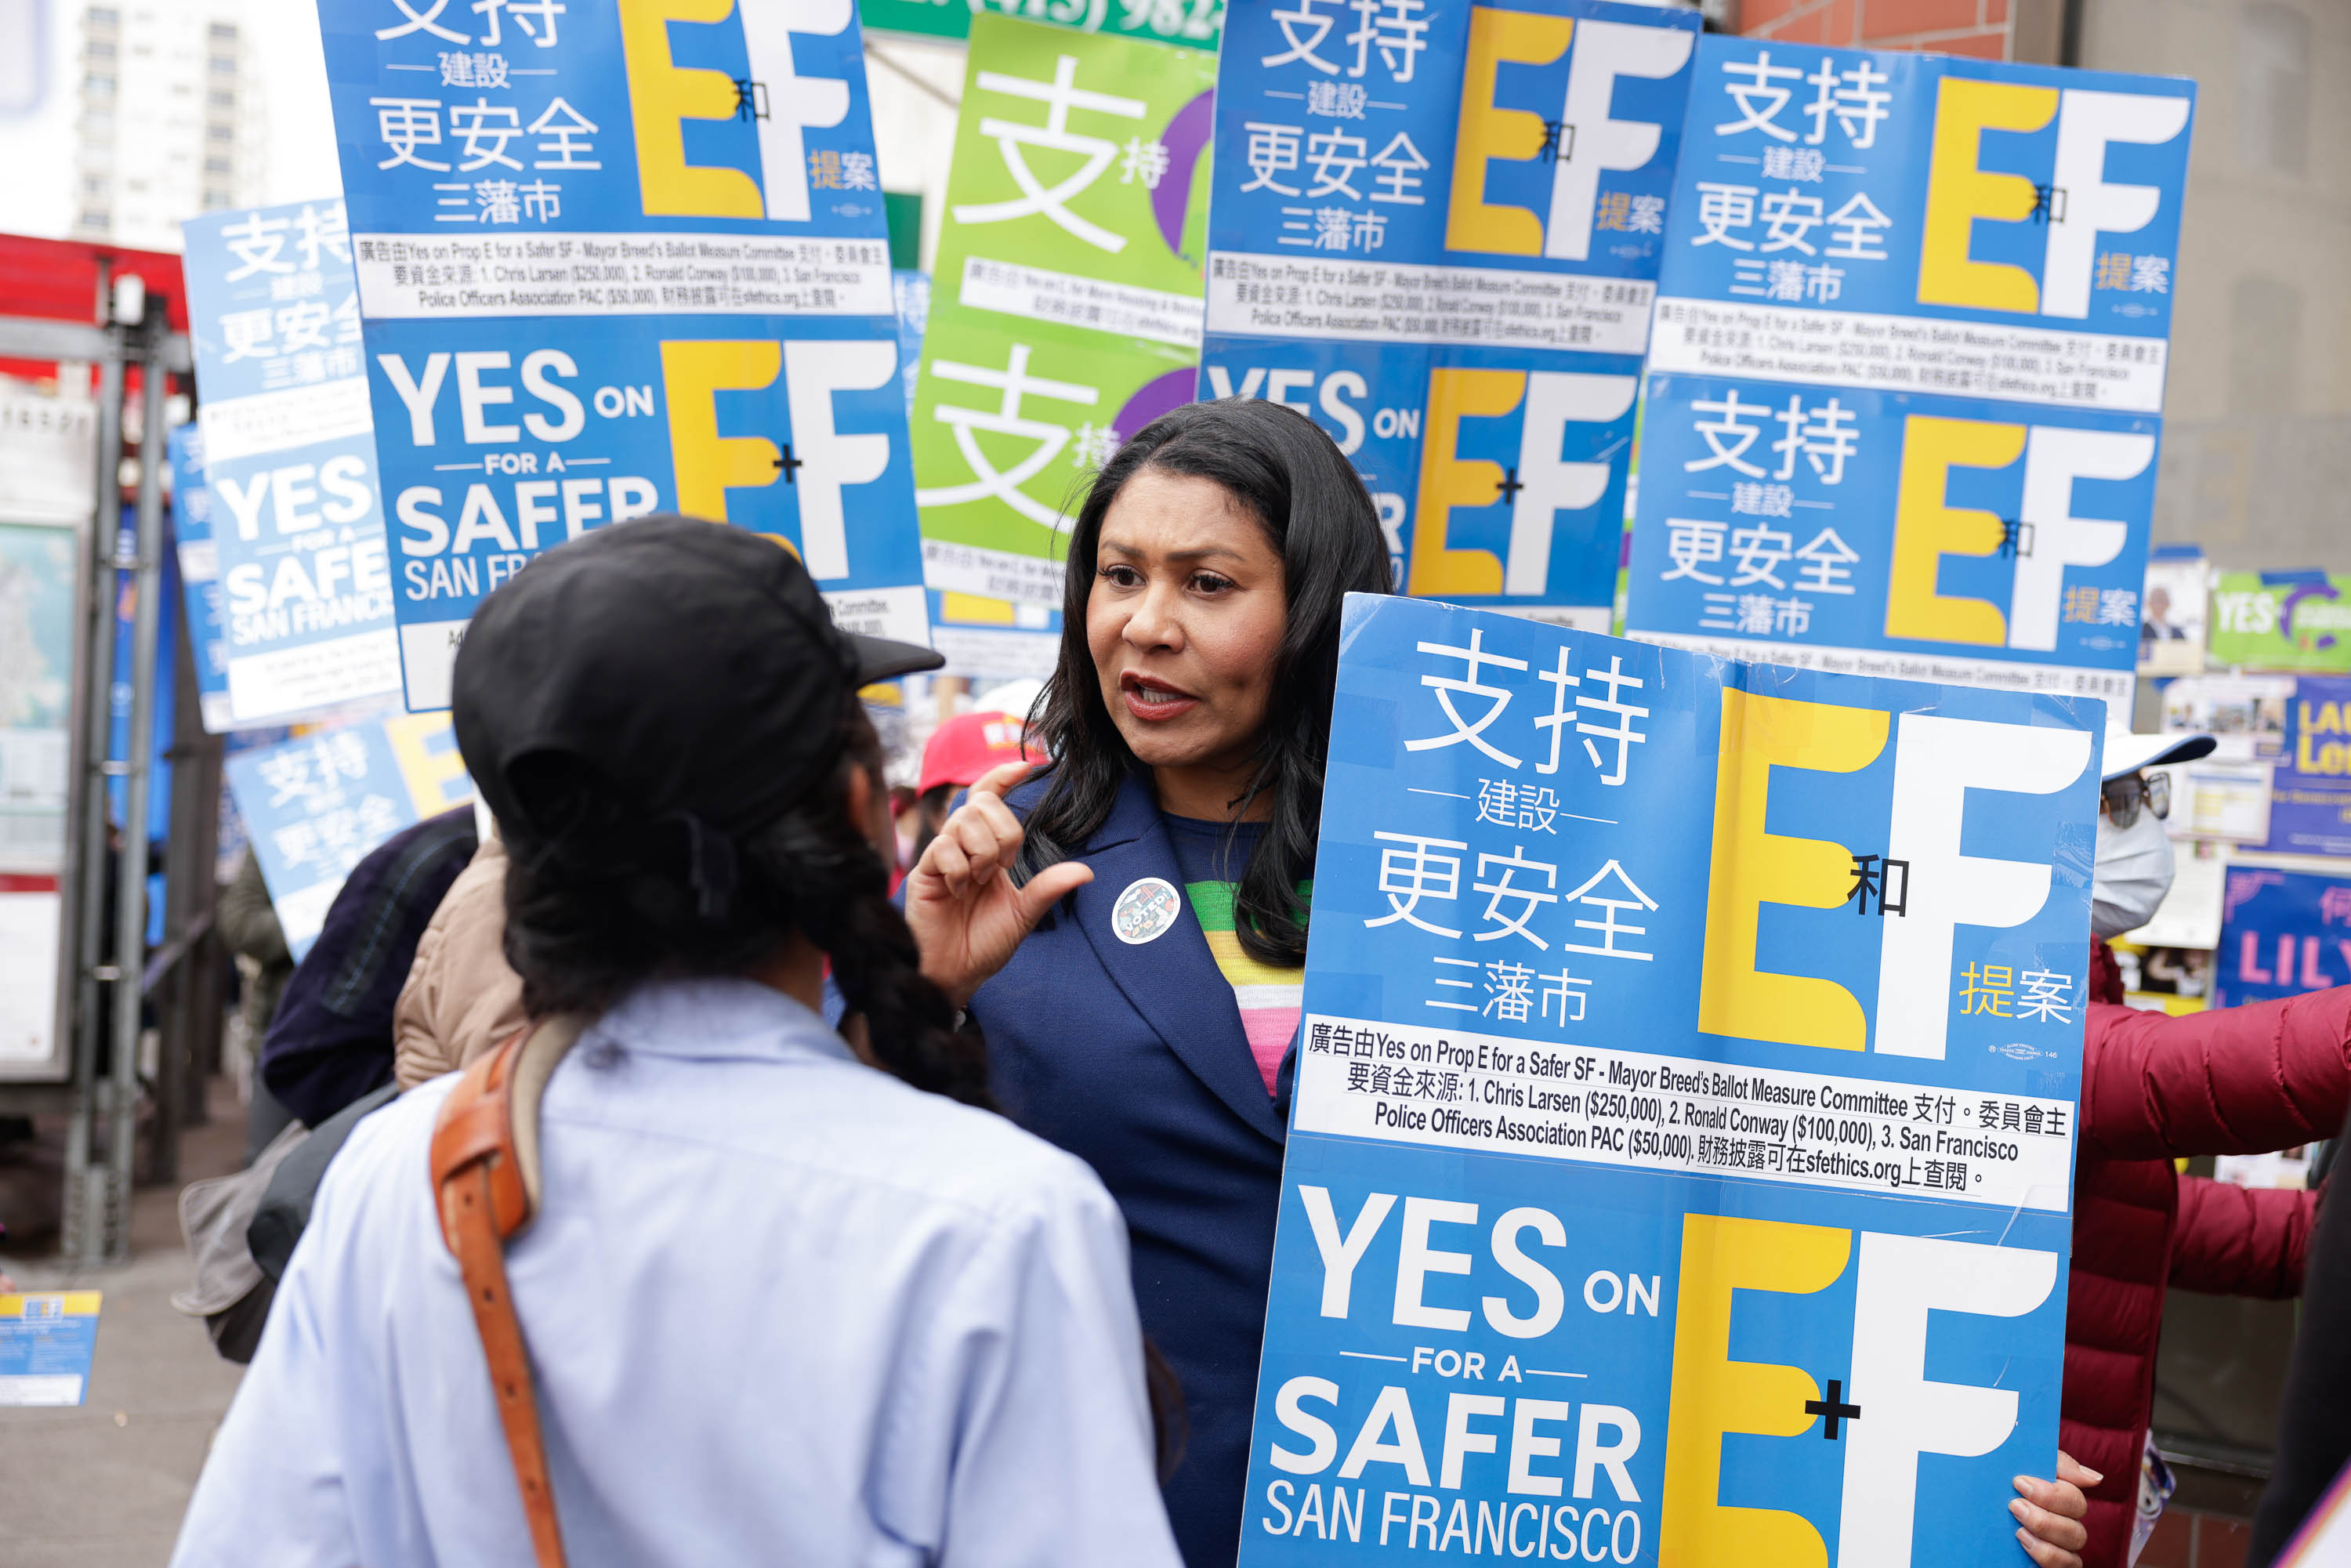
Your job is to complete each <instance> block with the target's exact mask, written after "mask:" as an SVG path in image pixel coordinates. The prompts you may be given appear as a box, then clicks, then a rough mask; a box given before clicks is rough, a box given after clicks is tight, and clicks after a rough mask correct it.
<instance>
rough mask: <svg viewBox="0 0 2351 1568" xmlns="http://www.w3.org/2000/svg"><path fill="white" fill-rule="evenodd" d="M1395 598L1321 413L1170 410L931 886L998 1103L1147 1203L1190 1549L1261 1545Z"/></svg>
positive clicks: (2071, 1529)
mask: <svg viewBox="0 0 2351 1568" xmlns="http://www.w3.org/2000/svg"><path fill="white" fill-rule="evenodd" d="M1388 591H1391V582H1390V570H1389V562H1388V547H1387V541H1386V539H1385V538H1384V535H1383V534H1382V532H1381V529H1380V526H1379V522H1378V517H1377V514H1376V513H1375V512H1374V508H1373V506H1372V500H1371V497H1370V496H1369V495H1367V494H1366V493H1365V491H1364V486H1363V482H1362V481H1361V480H1360V479H1359V478H1357V476H1356V475H1355V473H1354V470H1353V468H1351V467H1350V466H1349V465H1348V463H1347V460H1346V458H1345V457H1344V456H1343V455H1342V454H1341V453H1340V451H1339V449H1338V447H1337V446H1336V445H1334V444H1332V441H1331V438H1330V437H1329V436H1328V435H1326V434H1323V432H1322V430H1321V429H1320V428H1319V427H1318V426H1316V425H1315V424H1314V423H1312V422H1311V420H1309V419H1307V418H1305V417H1304V416H1303V415H1301V414H1300V413H1296V412H1294V411H1292V410H1290V409H1287V408H1284V407H1282V406H1281V405H1280V404H1278V403H1272V402H1261V401H1257V400H1226V401H1222V402H1203V403H1192V404H1188V405H1186V406H1185V407H1183V408H1179V409H1177V410H1175V412H1173V413H1169V414H1167V415H1166V416H1165V417H1164V418H1161V419H1159V420H1156V421H1154V422H1153V423H1151V424H1149V425H1147V426H1145V427H1144V429H1143V430H1142V431H1141V432H1140V433H1139V434H1136V435H1135V437H1134V439H1133V440H1132V441H1130V442H1128V443H1127V444H1126V445H1125V446H1124V447H1123V448H1122V449H1120V451H1119V453H1118V454H1117V455H1116V456H1114V457H1113V458H1112V460H1111V461H1110V462H1109V463H1108V464H1107V465H1104V466H1103V468H1102V471H1101V473H1100V474H1099V475H1098V476H1096V477H1095V479H1094V482H1093V485H1092V488H1091V489H1090V490H1089V492H1088V494H1087V496H1086V499H1085V502H1084V504H1083V506H1082V507H1081V508H1080V509H1079V512H1078V516H1077V519H1076V522H1075V525H1074V527H1073V528H1071V533H1070V554H1069V575H1068V585H1067V589H1066V591H1065V594H1064V598H1063V603H1062V627H1063V630H1062V633H1061V658H1060V662H1059V664H1058V666H1057V667H1056V669H1055V672H1054V676H1053V681H1052V684H1051V685H1050V687H1049V688H1048V689H1047V693H1046V695H1045V697H1044V699H1043V714H1042V716H1041V718H1040V725H1039V727H1040V731H1041V736H1042V739H1043V742H1044V746H1045V747H1046V749H1048V750H1049V751H1050V754H1051V756H1052V758H1053V759H1054V760H1053V762H1052V763H1051V764H1050V767H1048V768H1046V769H1044V770H1043V771H1042V772H1041V773H1040V776H1039V777H1038V778H1036V779H1030V780H1028V781H1027V782H1022V781H1021V780H1022V779H1023V776H1024V775H1025V774H1026V772H1027V771H1028V769H1027V768H1026V767H1025V765H1016V766H1011V767H1007V768H999V769H998V770H997V771H996V772H994V773H991V774H989V775H988V776H987V778H986V779H982V780H981V781H980V782H979V784H978V785H977V786H975V787H974V789H973V790H972V793H971V796H970V798H969V799H968V800H967V802H966V803H965V804H964V805H963V806H962V807H961V808H960V809H959V810H956V813H955V814H954V815H953V816H951V817H950V818H949V819H948V820H947V821H946V825H945V827H944V828H942V830H941V831H940V833H939V835H938V837H937V838H936V839H935V840H934V841H932V843H931V845H930V847H929V849H928V850H927V851H926V852H925V854H924V855H923V858H922V860H921V861H920V862H918V863H917V865H916V866H915V868H914V873H913V874H912V875H911V876H909V877H908V879H907V883H906V918H907V923H908V925H911V926H912V927H913V928H914V934H915V936H916V938H917V940H918V941H919V942H920V944H921V946H922V951H923V964H922V967H923V972H924V974H925V976H927V977H929V978H930V979H931V980H932V981H934V982H935V984H936V985H937V986H938V987H939V988H941V989H942V990H944V991H945V992H946V994H947V996H948V998H950V999H951V1000H953V1001H954V1002H955V1003H956V1005H957V1006H959V1007H961V1008H963V1009H966V1010H967V1012H968V1013H969V1015H970V1017H971V1018H972V1019H974V1020H975V1021H977V1023H978V1024H979V1026H980V1028H981V1029H982V1030H983V1031H984V1032H985V1033H986V1036H987V1055H988V1061H989V1066H990V1080H991V1083H992V1086H993V1088H994V1091H995V1093H996V1096H997V1099H998V1103H1000V1104H1001V1105H1002V1106H1003V1107H1004V1109H1005V1111H1006V1112H1007V1113H1008V1114H1010V1115H1012V1116H1013V1117H1015V1118H1016V1119H1018V1120H1019V1122H1020V1123H1021V1124H1023V1125H1024V1126H1026V1127H1028V1128H1029V1130H1030V1131H1032V1132H1035V1133H1038V1134H1041V1135H1042V1136H1044V1137H1046V1138H1048V1139H1050V1140H1051V1141H1052V1142H1053V1143H1056V1144H1058V1145H1061V1147H1062V1148H1064V1149H1067V1150H1069V1151H1070V1152H1071V1153H1072V1154H1075V1155H1080V1156H1081V1157H1082V1158H1083V1159H1084V1160H1086V1161H1087V1163H1089V1164H1090V1165H1092V1166H1093V1168H1094V1170H1095V1172H1096V1173H1097V1174H1098V1175H1099V1176H1101V1177H1102V1182H1103V1185H1104V1186H1107V1187H1109V1189H1110V1191H1111V1193H1112V1195H1113V1197H1115V1198H1116V1199H1117V1200H1118V1203H1119V1205H1120V1207H1122V1208H1123V1210H1124V1211H1125V1215H1126V1220H1127V1225H1128V1228H1129V1231H1130V1234H1131V1238H1132V1242H1133V1258H1134V1291H1135V1297H1136V1301H1137V1305H1138V1306H1139V1307H1140V1308H1141V1309H1142V1316H1143V1324H1144V1332H1145V1333H1147V1334H1148V1335H1149V1336H1150V1338H1151V1340H1152V1342H1153V1343H1155V1345H1156V1346H1157V1347H1158V1349H1159V1350H1160V1351H1161V1352H1162V1353H1163V1354H1165V1357H1166V1359H1167V1361H1168V1363H1169V1364H1171V1366H1172V1367H1173V1368H1174V1370H1175V1375H1176V1376H1177V1378H1178V1379H1179V1381H1180V1382H1181V1384H1182V1387H1183V1394H1184V1401H1185V1409H1186V1416H1187V1417H1188V1421H1189V1434H1188V1441H1187V1444H1186V1450H1185V1454H1184V1458H1183V1460H1182V1462H1181V1464H1180V1465H1179V1466H1178V1467H1177V1469H1176V1470H1175V1474H1174V1475H1173V1477H1172V1478H1171V1479H1169V1480H1168V1481H1167V1483H1166V1488H1165V1493H1166V1499H1167V1510H1168V1514H1169V1516H1170V1519H1171V1521H1173V1523H1174V1525H1175V1535H1176V1540H1177V1543H1178V1545H1179V1546H1180V1547H1181V1548H1182V1550H1183V1553H1184V1558H1185V1561H1186V1563H1187V1564H1189V1565H1190V1568H1213V1565H1218V1564H1229V1563H1231V1562H1232V1561H1233V1559H1234V1554H1235V1552H1236V1550H1237V1548H1238V1542H1239V1539H1240V1529H1241V1513H1242V1489H1243V1483H1244V1480H1245V1479H1246V1476H1247V1472H1248V1465H1249V1421H1250V1416H1251V1412H1252V1408H1253V1406H1254V1403H1255V1392H1256V1384H1257V1371H1258V1352H1259V1342H1260V1340H1261V1338H1262V1336H1263V1333H1264V1323H1265V1303H1266V1293H1267V1287H1268V1281H1269V1279H1270V1270H1271V1265H1272V1259H1273V1233H1274V1219H1275V1216H1276V1213H1277V1212H1278V1210H1279V1208H1280V1179H1281V1154H1282V1143H1283V1139H1284V1136H1285V1134H1286V1131H1287V1124H1288V1110H1289V1107H1288V1103H1287V1102H1288V1084H1287V1083H1286V1082H1284V1066H1285V1059H1286V1056H1287V1053H1288V1051H1289V1049H1290V1042H1291V1040H1292V1038H1293V1036H1294V1035H1295V1034H1296V1032H1297V1026H1298V1017H1299V1004H1300V993H1301V981H1302V979H1303V966H1304V964H1305V961H1306V925H1307V914H1308V907H1309V904H1310V902H1311V894H1312V878H1313V873H1314V851H1315V839H1316V833H1317V830H1318V828H1319V825H1320V822H1321V818H1322V772H1323V756H1324V749H1325V743H1326V739H1327V737H1328V734H1329V730H1330V726H1331V710H1332V695H1333V693H1334V691H1335V688H1336V682H1337V672H1338V659H1339V622H1340V612H1341V608H1342V606H1343V601H1344V600H1345V597H1346V595H1347V594H1349V593H1351V592H1353V593H1385V592H1388ZM1015 883H1020V885H1018V886H1016V885H1015ZM2032 1485H2033V1486H2034V1487H2035V1488H2036V1489H2039V1490H2034V1491H2033V1492H2032V1493H2031V1494H2029V1495H2031V1496H2032V1498H2033V1499H2034V1502H2033V1503H2025V1504H2023V1505H2022V1507H2023V1508H2024V1510H2025V1511H2024V1512H2022V1513H2020V1515H2019V1517H2020V1519H2022V1521H2024V1523H2025V1524H2026V1525H2028V1526H2030V1527H2032V1528H2034V1529H2035V1530H2038V1531H2041V1532H2042V1533H2043V1534H2044V1535H2046V1536H2047V1540H2046V1541H2035V1542H2033V1543H2032V1544H2033V1545H2034V1546H2035V1547H2038V1548H2040V1550H2036V1551H2035V1552H2034V1553H2033V1554H2034V1556H2035V1557H2036V1558H2038V1559H2039V1560H2040V1561H2041V1562H2043V1563H2044V1564H2046V1565H2048V1568H2065V1564H2066V1563H2068V1561H2069V1560H2071V1558H2072V1553H2071V1552H2070V1551H2069V1550H2064V1549H2065V1548H2069V1547H2073V1546H2078V1545H2079V1544H2080V1541H2081V1527H2080V1526H2079V1525H2078V1524H2075V1523H2074V1522H2073V1519H2071V1518H2061V1517H2059V1515H2058V1514H2057V1513H2052V1512H2046V1511H2044V1510H2043V1508H2040V1507H2037V1506H2035V1504H2036V1503H2041V1502H2047V1503H2049V1504H2050V1505H2051V1506H2052V1507H2054V1508H2056V1509H2058V1510H2061V1511H2065V1512H2070V1513H2072V1514H2073V1515H2074V1517H2078V1516H2079V1511H2080V1508H2081V1507H2082V1498H2081V1493H2080V1492H2079V1491H2078V1490H2075V1489H2074V1487H2073V1486H2072V1485H2070V1484H2060V1485H2054V1486H2052V1485H2049V1484H2047V1483H2039V1482H2036V1483H2032ZM2043 1521H2045V1523H2044V1522H2043ZM2044 1552H2045V1553H2047V1554H2046V1555H2044Z"/></svg>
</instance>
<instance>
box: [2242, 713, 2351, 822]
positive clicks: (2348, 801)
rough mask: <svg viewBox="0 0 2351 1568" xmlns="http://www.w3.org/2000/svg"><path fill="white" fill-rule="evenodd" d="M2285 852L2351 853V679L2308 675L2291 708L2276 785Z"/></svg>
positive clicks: (2274, 801) (2274, 803) (2275, 814)
mask: <svg viewBox="0 0 2351 1568" xmlns="http://www.w3.org/2000/svg"><path fill="white" fill-rule="evenodd" d="M2261 848H2262V849H2264V850H2269V851H2272V852H2276V853H2280V854H2300V855H2351V680H2346V679H2343V678H2342V677H2340V676H2335V675H2304V676H2302V677H2301V678H2299V679H2298V680H2296V681H2295V682H2294V697H2293V700H2292V701H2290V702H2289V703H2288V704H2287V705H2286V724H2285V741H2284V755H2283V757H2282V758H2280V759H2279V761H2278V764H2277V769H2276V773H2275V775H2274V777H2273V779H2272V781H2271V785H2270V838H2269V842H2267V843H2265V844H2262V846H2261Z"/></svg>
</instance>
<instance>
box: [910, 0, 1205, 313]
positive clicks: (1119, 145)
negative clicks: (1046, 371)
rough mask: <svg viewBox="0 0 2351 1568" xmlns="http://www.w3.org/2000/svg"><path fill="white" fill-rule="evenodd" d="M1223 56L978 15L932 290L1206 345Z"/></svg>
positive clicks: (987, 305)
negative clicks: (1207, 263)
mask: <svg viewBox="0 0 2351 1568" xmlns="http://www.w3.org/2000/svg"><path fill="white" fill-rule="evenodd" d="M1216 78H1217V61H1216V57H1215V56H1214V55H1210V54H1203V53H1200V52H1198V51H1196V50H1184V49H1171V48H1168V47H1165V45H1161V44H1155V43H1150V42H1146V41H1143V40H1140V39H1135V38H1124V37H1110V36H1096V37H1085V36H1083V35H1081V34H1073V33H1071V32H1069V31H1068V30H1066V29H1064V28H1060V27H1050V26H1040V25H1038V24H1036V23H1033V22H1024V21H1016V20H1014V19H1012V18H1010V17H1006V16H994V15H983V16H975V17H974V18H973V19H972V28H971V60H970V65H969V68H968V70H967V73H966V75H965V78H964V96H963V112H962V116H961V118H960V119H959V120H957V122H956V146H955V161H954V162H953V164H952V165H951V166H950V167H949V169H948V172H947V189H946V213H945V214H944V216H943V220H942V222H941V225H940V229H939V253H938V261H937V264H936V267H935V276H936V278H937V284H936V287H937V289H938V301H939V303H940V304H942V305H960V306H963V307H965V308H969V309H977V310H988V311H994V312H997V313H998V314H1000V315H1006V316H1012V317H1019V318H1021V319H1026V320H1029V321H1034V322H1042V323H1047V324H1050V325H1052V326H1056V327H1074V328H1078V329H1083V330H1086V331H1094V332H1106V333H1111V334H1114V335H1115V336H1116V337H1118V338H1119V339H1121V340H1126V339H1134V338H1140V339H1144V340H1149V341H1151V342H1154V343H1169V344H1174V345H1175V346H1177V347H1179V348H1184V349H1187V350H1192V351H1193V352H1194V354H1195V355H1196V354H1197V351H1198V349H1199V345H1200V299H1201V295H1202V292H1203V284H1202V277H1203V274H1202V271H1201V267H1202V263H1203V259H1204V257H1205V255H1206V252H1207V246H1206V244H1205V236H1206V233H1207V213H1208V178H1207V175H1208V144H1209V139H1210V134H1211V132H1212V131H1213V130H1214V120H1215V114H1214V104H1215V89H1216Z"/></svg>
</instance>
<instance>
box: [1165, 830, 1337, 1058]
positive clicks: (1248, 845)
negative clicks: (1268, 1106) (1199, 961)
mask: <svg viewBox="0 0 2351 1568" xmlns="http://www.w3.org/2000/svg"><path fill="white" fill-rule="evenodd" d="M1165 821H1166V823H1167V836H1168V839H1169V841H1171V842H1172V843H1173V844H1174V845H1175V863H1176V865H1177V866H1178V867H1179V868H1180V869H1181V871H1182V872H1183V874H1184V893H1185V895H1186V899H1187V900H1188V901H1189V902H1190V904H1191V905H1192V916H1193V918H1194V919H1196V920H1197V921H1198V922H1199V923H1200V932H1201V935H1203V936H1206V937H1207V939H1208V952H1209V954H1210V955H1211V956H1214V957H1215V959H1216V960H1217V970H1218V972H1219V973H1221V974H1222V975H1223V976H1224V977H1225V983H1226V984H1227V985H1228V986H1230V987H1232V988H1233V1001H1234V1003H1235V1005H1237V1006H1238V1008H1239V1009H1240V1014H1241V1032H1242V1033H1244V1034H1246V1035H1247V1036H1248V1037H1249V1055H1250V1056H1251V1057H1252V1058H1254V1059H1255V1060H1256V1061H1257V1071H1258V1076H1259V1077H1260V1078H1262V1079H1264V1080H1265V1092H1267V1093H1268V1094H1270V1093H1272V1092H1273V1090H1274V1080H1275V1078H1276V1077H1277V1076H1278V1075H1279V1074H1280V1071H1281V1059H1282V1056H1283V1054H1284V1053H1286V1052H1287V1051H1289V1049H1290V1040H1291V1039H1292V1038H1293V1037H1294V1036H1295V1035H1296V1034H1297V1033H1298V1015H1299V1010H1300V1008H1301V1003H1302V1001H1303V999H1304V995H1305V981H1306V972H1305V971H1304V970H1303V969H1279V968H1276V967H1273V966H1272V965H1270V964H1262V963H1259V961H1258V960H1257V959H1255V958H1252V957H1250V956H1249V954H1248V953H1246V952H1244V951H1243V950H1242V948H1241V942H1240V937H1239V936H1238V934H1237V933H1236V932H1235V931H1234V929H1233V890H1234V886H1235V883H1238V880H1239V879H1238V877H1233V878H1230V879H1228V878H1227V877H1226V876H1224V875H1222V874H1220V873H1227V872H1230V871H1236V870H1238V868H1240V867H1242V866H1245V865H1247V864H1248V863H1249V855H1250V853H1251V852H1253V851H1255V850H1256V848H1257V841H1258V839H1259V837H1260V836H1261V835H1262V833H1263V831H1264V829H1263V827H1262V825H1261V824H1259V823H1256V822H1243V823H1241V824H1240V826H1239V830H1238V833H1236V834H1235V835H1234V837H1233V838H1232V840H1231V851H1230V855H1229V858H1228V854H1227V848H1226V845H1227V834H1228V833H1233V832H1234V830H1233V829H1232V828H1231V827H1230V826H1229V825H1228V824H1226V823H1223V822H1205V821H1198V820H1196V819H1194V818H1190V817H1175V816H1167V817H1165Z"/></svg>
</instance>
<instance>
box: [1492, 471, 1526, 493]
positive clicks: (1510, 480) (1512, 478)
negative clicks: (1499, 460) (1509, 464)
mask: <svg viewBox="0 0 2351 1568" xmlns="http://www.w3.org/2000/svg"><path fill="white" fill-rule="evenodd" d="M1525 488H1526V486H1524V485H1521V484H1520V483H1519V471H1518V470H1517V469H1515V468H1505V469H1503V470H1502V482H1501V483H1500V484H1499V485H1497V486H1494V499H1496V500H1497V501H1507V500H1509V499H1510V497H1513V496H1516V495H1517V494H1518V493H1519V492H1520V491H1521V490H1523V489H1525Z"/></svg>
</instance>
